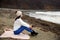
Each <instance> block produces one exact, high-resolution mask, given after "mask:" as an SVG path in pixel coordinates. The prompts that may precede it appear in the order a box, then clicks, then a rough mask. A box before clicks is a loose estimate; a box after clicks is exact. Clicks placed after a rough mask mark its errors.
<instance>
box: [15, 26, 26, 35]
mask: <svg viewBox="0 0 60 40" xmlns="http://www.w3.org/2000/svg"><path fill="white" fill-rule="evenodd" d="M24 29H25V27H23V26H21V27H20V28H19V29H18V30H16V31H14V34H15V35H18V34H20V33H21V32H22V31H23V30H24Z"/></svg>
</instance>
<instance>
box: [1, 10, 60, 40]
mask: <svg viewBox="0 0 60 40" xmlns="http://www.w3.org/2000/svg"><path fill="white" fill-rule="evenodd" d="M14 12H15V11H12V10H8V11H7V10H0V35H1V34H2V33H3V32H4V28H6V27H8V28H11V29H12V28H13V23H14V20H15V16H16V15H15V14H14ZM22 19H23V20H24V21H25V22H27V23H29V24H31V25H32V26H33V29H34V30H36V31H38V32H39V35H38V36H35V37H31V39H30V40H37V39H38V40H60V24H56V23H53V22H49V21H44V20H41V19H36V18H34V17H30V16H29V15H25V13H24V15H23V17H22ZM45 36H46V37H45ZM1 40H17V39H11V38H6V39H1Z"/></svg>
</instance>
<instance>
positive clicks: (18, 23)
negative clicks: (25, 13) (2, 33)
mask: <svg viewBox="0 0 60 40" xmlns="http://www.w3.org/2000/svg"><path fill="white" fill-rule="evenodd" d="M21 25H23V26H25V27H28V28H29V27H30V25H29V24H28V23H26V22H24V21H23V20H22V19H21V18H19V19H17V20H16V21H15V22H14V27H13V30H14V31H15V30H17V29H18V28H20V27H21Z"/></svg>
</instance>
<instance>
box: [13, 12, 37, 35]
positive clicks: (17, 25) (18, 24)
mask: <svg viewBox="0 0 60 40" xmlns="http://www.w3.org/2000/svg"><path fill="white" fill-rule="evenodd" d="M16 16H17V17H16V19H15V22H14V27H13V30H14V34H15V35H19V34H20V33H22V31H24V30H27V31H28V32H30V33H31V35H32V36H35V35H37V34H38V33H37V32H35V31H34V30H32V29H31V26H30V25H29V24H28V23H26V22H24V21H23V20H22V19H21V17H22V12H21V11H16Z"/></svg>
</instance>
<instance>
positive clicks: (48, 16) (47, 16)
mask: <svg viewBox="0 0 60 40" xmlns="http://www.w3.org/2000/svg"><path fill="white" fill-rule="evenodd" d="M26 15H28V16H30V17H34V18H36V19H41V20H44V21H49V22H53V23H56V24H60V12H59V11H47V12H45V11H35V12H27V13H26Z"/></svg>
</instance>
